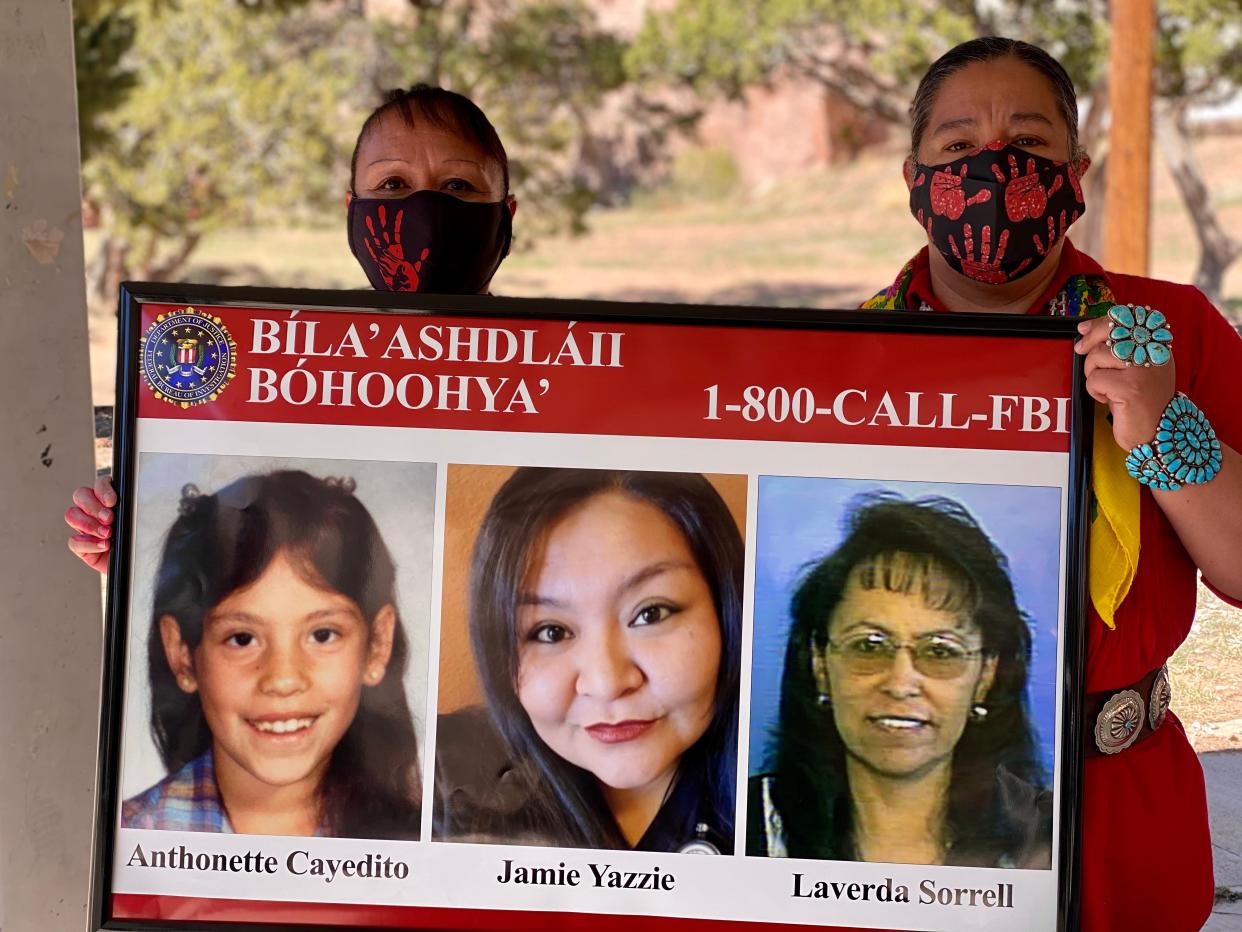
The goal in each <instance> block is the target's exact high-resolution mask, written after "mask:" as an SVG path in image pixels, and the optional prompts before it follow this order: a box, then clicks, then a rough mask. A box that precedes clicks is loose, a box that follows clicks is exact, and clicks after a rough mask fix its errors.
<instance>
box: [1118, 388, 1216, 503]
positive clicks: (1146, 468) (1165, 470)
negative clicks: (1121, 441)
mask: <svg viewBox="0 0 1242 932" xmlns="http://www.w3.org/2000/svg"><path fill="white" fill-rule="evenodd" d="M1220 460H1221V453H1220V441H1219V440H1218V439H1217V438H1216V431H1214V430H1213V429H1212V425H1211V424H1209V423H1208V419H1207V418H1206V417H1205V416H1204V414H1203V412H1202V411H1200V410H1199V408H1198V406H1197V405H1196V404H1195V403H1194V402H1193V401H1191V400H1190V399H1189V398H1187V397H1186V396H1185V395H1183V394H1182V393H1181V392H1178V393H1177V394H1176V395H1174V396H1173V400H1172V401H1170V402H1169V404H1168V406H1167V407H1166V408H1165V409H1164V413H1163V414H1161V415H1160V425H1159V426H1158V427H1157V428H1156V438H1155V439H1154V440H1152V441H1151V443H1140V444H1139V445H1138V446H1136V447H1134V448H1133V449H1132V450H1131V451H1130V453H1129V455H1128V456H1127V457H1126V470H1127V471H1128V472H1129V473H1130V475H1131V476H1133V477H1134V478H1135V479H1137V480H1138V481H1139V482H1141V483H1143V485H1146V486H1151V487H1152V488H1153V489H1161V490H1163V491H1165V492H1174V491H1176V490H1178V489H1180V488H1181V487H1182V486H1184V485H1200V484H1202V483H1204V482H1210V481H1211V480H1212V479H1214V478H1216V474H1217V473H1218V472H1220Z"/></svg>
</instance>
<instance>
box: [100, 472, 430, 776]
mask: <svg viewBox="0 0 1242 932" xmlns="http://www.w3.org/2000/svg"><path fill="white" fill-rule="evenodd" d="M277 469H302V470H305V471H306V472H308V473H310V474H311V475H312V476H317V477H319V478H321V479H325V478H329V477H335V478H343V477H350V478H352V479H353V480H354V481H355V482H356V483H357V488H356V490H355V493H354V494H355V495H356V496H357V498H358V500H359V501H360V502H362V504H363V505H365V506H366V508H367V510H368V511H369V512H370V513H371V517H372V518H373V519H374V520H375V524H376V526H377V527H378V528H379V533H380V537H382V538H383V540H384V543H385V545H387V547H388V552H389V554H390V555H391V556H392V559H393V563H395V564H396V568H397V582H396V587H397V613H398V615H399V617H400V618H401V624H402V627H403V628H404V629H405V636H406V642H407V643H408V645H409V657H408V660H407V662H406V671H405V693H406V699H407V701H408V702H409V704H410V711H411V713H412V714H413V716H414V732H415V734H416V735H417V736H418V742H419V754H420V757H421V758H422V762H423V772H424V773H425V772H426V761H427V758H426V754H425V748H424V745H425V741H424V737H423V736H424V735H425V734H426V728H425V727H424V726H425V724H426V706H427V638H428V629H429V628H430V626H431V562H432V530H433V522H434V518H435V497H436V467H435V464H432V463H387V462H378V461H374V462H373V461H361V460H332V459H292V458H287V457H267V456H208V455H199V454H181V453H143V454H141V455H140V456H139V459H138V474H137V490H138V492H137V494H138V509H137V522H136V525H135V528H134V549H133V553H132V563H131V566H132V570H131V572H132V574H133V584H132V588H131V590H130V596H131V601H130V620H129V632H128V634H129V637H128V643H129V651H128V657H127V660H126V670H125V717H124V725H123V726H122V745H121V798H122V799H128V798H129V797H130V796H133V795H134V794H135V793H141V792H142V791H143V790H145V789H146V788H147V787H149V786H151V785H153V784H155V783H157V782H159V781H160V780H162V779H164V777H165V776H166V775H167V771H166V770H165V769H164V765H163V763H161V761H160V757H159V752H158V751H157V750H156V747H155V742H154V741H153V740H152V738H151V729H150V720H151V689H150V686H149V685H148V684H147V635H148V633H149V631H150V629H151V600H152V598H153V596H154V592H153V588H154V582H155V573H156V571H157V569H158V567H159V561H160V554H161V551H162V550H163V547H164V538H165V536H166V535H167V533H168V529H169V527H171V525H172V523H173V521H174V520H175V519H176V517H177V510H178V506H179V504H180V501H181V488H182V486H184V485H186V484H187V483H193V484H194V485H196V486H198V488H199V490H200V491H202V492H203V493H204V494H212V493H214V492H217V491H219V490H220V489H222V488H224V486H226V485H228V484H229V483H230V482H232V481H233V480H234V479H237V478H240V477H241V476H243V475H249V474H252V473H265V472H271V471H273V470H277Z"/></svg>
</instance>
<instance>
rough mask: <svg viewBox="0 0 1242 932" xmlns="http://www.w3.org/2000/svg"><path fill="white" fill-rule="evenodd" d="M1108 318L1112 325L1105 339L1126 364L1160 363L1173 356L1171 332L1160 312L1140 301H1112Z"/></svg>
mask: <svg viewBox="0 0 1242 932" xmlns="http://www.w3.org/2000/svg"><path fill="white" fill-rule="evenodd" d="M1108 319H1109V320H1110V321H1111V322H1112V325H1113V326H1112V329H1111V330H1109V331H1108V339H1107V340H1106V341H1105V342H1106V343H1107V345H1108V346H1109V347H1110V348H1111V349H1112V351H1113V355H1114V356H1116V357H1117V358H1118V359H1120V360H1121V361H1122V362H1124V363H1125V364H1126V365H1127V366H1131V365H1133V366H1163V365H1165V364H1167V363H1168V362H1169V360H1170V359H1172V358H1173V350H1172V349H1171V347H1172V346H1173V332H1172V331H1171V330H1170V329H1169V321H1168V318H1166V317H1165V316H1164V314H1162V313H1161V312H1160V311H1157V310H1156V309H1155V308H1153V307H1146V306H1144V305H1141V304H1139V305H1135V304H1114V305H1113V306H1112V307H1110V308H1109V309H1108Z"/></svg>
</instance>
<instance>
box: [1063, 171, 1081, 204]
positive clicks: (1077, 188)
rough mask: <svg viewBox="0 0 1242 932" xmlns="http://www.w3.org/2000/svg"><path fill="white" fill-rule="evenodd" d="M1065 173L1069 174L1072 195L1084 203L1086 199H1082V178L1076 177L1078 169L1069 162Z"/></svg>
mask: <svg viewBox="0 0 1242 932" xmlns="http://www.w3.org/2000/svg"><path fill="white" fill-rule="evenodd" d="M1066 174H1067V175H1069V180H1070V187H1071V188H1072V189H1073V190H1074V197H1076V198H1077V199H1078V203H1079V204H1085V203H1086V201H1084V200H1083V199H1082V179H1081V178H1079V177H1078V169H1077V168H1075V167H1074V164H1073V163H1071V164H1070V167H1069V171H1067V172H1066Z"/></svg>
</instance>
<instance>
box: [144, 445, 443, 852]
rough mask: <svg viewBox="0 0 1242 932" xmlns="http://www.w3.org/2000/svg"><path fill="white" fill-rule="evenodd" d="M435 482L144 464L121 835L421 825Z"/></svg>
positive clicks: (352, 465)
mask: <svg viewBox="0 0 1242 932" xmlns="http://www.w3.org/2000/svg"><path fill="white" fill-rule="evenodd" d="M435 484H436V475H435V466H434V465H433V464H424V463H386V462H360V461H337V460H311V459H307V460H294V459H287V458H260V457H225V456H201V455H179V454H154V453H147V454H143V455H142V456H141V457H140V458H139V461H138V468H137V478H136V489H137V491H136V496H135V501H136V503H137V506H138V507H137V513H136V526H135V538H134V549H133V551H132V558H133V559H132V567H133V569H132V578H133V585H132V590H131V591H132V597H133V601H132V602H131V616H130V627H129V650H128V662H127V674H126V676H127V684H126V708H125V725H124V729H123V747H122V775H121V787H122V798H123V803H122V805H121V814H120V818H121V825H122V826H123V827H126V828H142V829H163V830H169V831H191V832H194V831H197V832H236V833H239V834H261V835H324V836H340V837H352V838H384V839H390V838H395V839H416V838H418V837H419V830H420V811H421V789H420V787H421V778H420V774H421V772H422V764H421V761H420V756H419V749H420V748H421V747H422V737H423V722H424V707H425V705H426V690H427V643H426V640H427V635H426V632H427V631H428V629H429V620H430V619H429V616H430V577H431V563H432V560H431V554H432V545H433V540H432V537H433V520H434V506H435Z"/></svg>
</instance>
